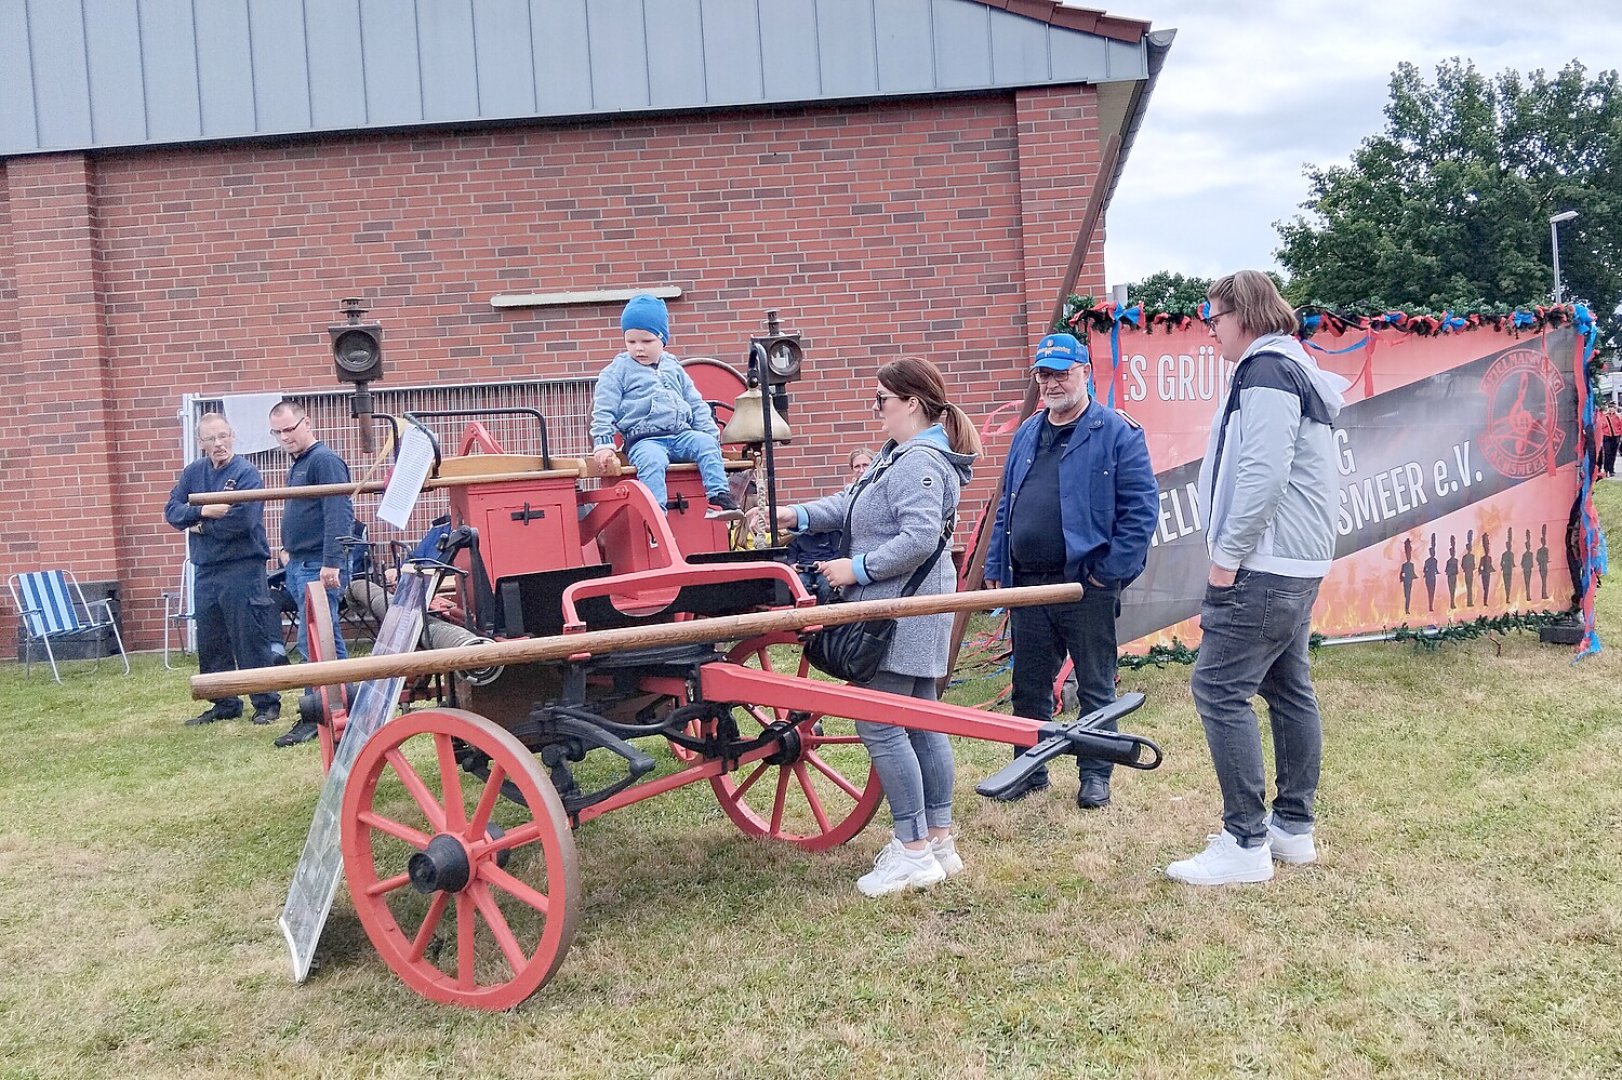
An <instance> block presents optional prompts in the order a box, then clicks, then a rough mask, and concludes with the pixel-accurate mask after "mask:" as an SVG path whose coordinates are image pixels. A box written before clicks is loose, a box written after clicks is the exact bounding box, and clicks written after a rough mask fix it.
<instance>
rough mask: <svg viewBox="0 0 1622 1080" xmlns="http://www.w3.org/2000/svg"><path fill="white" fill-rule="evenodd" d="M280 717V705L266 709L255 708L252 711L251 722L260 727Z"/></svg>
mask: <svg viewBox="0 0 1622 1080" xmlns="http://www.w3.org/2000/svg"><path fill="white" fill-rule="evenodd" d="M281 718H282V707H281V706H280V705H274V706H272V707H271V708H268V709H255V710H254V713H253V722H254V723H255V724H257V725H259V726H260V727H264V726H265V725H266V724H274V723H275V722H276V721H278V720H280V719H281Z"/></svg>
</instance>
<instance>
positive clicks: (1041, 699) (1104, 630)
mask: <svg viewBox="0 0 1622 1080" xmlns="http://www.w3.org/2000/svg"><path fill="white" fill-rule="evenodd" d="M1064 580H1065V578H1064V575H1063V574H1021V573H1018V572H1017V571H1016V572H1015V574H1014V581H1013V584H1015V585H1053V584H1056V583H1059V582H1062V581H1064ZM1120 613H1121V591H1120V590H1119V589H1101V588H1095V587H1094V586H1092V585H1088V586H1087V589H1086V592H1084V593H1083V594H1082V597H1081V599H1080V600H1079V601H1077V602H1076V603H1074V604H1048V605H1043V606H1040V607H1019V608H1010V609H1009V610H1008V632H1009V634H1010V636H1011V637H1012V638H1013V644H1014V680H1013V683H1014V694H1013V698H1014V700H1013V705H1014V715H1015V716H1024V717H1028V718H1029V719H1032V720H1041V721H1043V722H1044V723H1045V722H1047V721H1049V720H1051V719H1053V680H1054V679H1055V678H1057V677H1058V674H1059V668H1060V667H1061V666H1063V664H1064V658H1065V656H1066V655H1068V656H1069V657H1070V659H1071V661H1072V662H1073V663H1074V664H1075V671H1076V696H1077V698H1078V699H1079V700H1080V703H1081V709H1080V711H1079V712H1078V713H1077V717H1078V718H1080V717H1082V716H1085V715H1087V714H1088V713H1090V712H1092V711H1093V710H1094V709H1102V708H1103V707H1104V706H1106V705H1108V704H1109V703H1110V702H1112V701H1114V700H1115V664H1116V654H1117V651H1118V650H1117V648H1116V643H1115V619H1116V617H1117V616H1118V615H1120ZM1116 728H1117V725H1116V724H1115V722H1114V721H1111V722H1110V723H1108V724H1106V725H1104V726H1103V728H1102V730H1107V731H1114V730H1116ZM1114 768H1115V766H1114V765H1113V764H1111V763H1110V762H1107V761H1094V760H1092V759H1089V758H1083V759H1081V765H1080V772H1081V775H1082V776H1084V777H1085V776H1102V777H1103V778H1104V779H1106V780H1107V779H1109V777H1110V774H1111V772H1112V771H1113V770H1114ZM1037 775H1041V774H1040V773H1038V774H1037Z"/></svg>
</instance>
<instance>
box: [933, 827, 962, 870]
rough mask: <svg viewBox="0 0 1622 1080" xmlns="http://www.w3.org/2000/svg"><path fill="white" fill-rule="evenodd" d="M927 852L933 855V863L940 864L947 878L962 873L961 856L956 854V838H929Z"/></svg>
mask: <svg viewBox="0 0 1622 1080" xmlns="http://www.w3.org/2000/svg"><path fill="white" fill-rule="evenodd" d="M929 850H930V851H932V852H934V853H935V861H936V862H938V863H940V864H941V869H942V870H945V871H946V876H947V877H952V876H953V875H955V874H961V873H962V872H963V856H961V855H959V854H958V853H957V837H955V836H942V837H930V840H929Z"/></svg>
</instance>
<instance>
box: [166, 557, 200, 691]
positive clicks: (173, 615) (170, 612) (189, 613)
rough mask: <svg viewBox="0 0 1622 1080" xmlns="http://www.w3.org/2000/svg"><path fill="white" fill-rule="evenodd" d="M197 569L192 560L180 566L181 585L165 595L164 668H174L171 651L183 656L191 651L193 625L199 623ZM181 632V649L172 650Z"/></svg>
mask: <svg viewBox="0 0 1622 1080" xmlns="http://www.w3.org/2000/svg"><path fill="white" fill-rule="evenodd" d="M196 590H197V568H196V567H195V566H193V565H192V561H191V560H190V559H187V560H185V561H184V562H183V563H182V564H181V566H180V585H179V586H178V587H177V588H175V589H174V590H173V591H170V592H165V593H164V594H163V666H164V667H166V668H173V667H174V665H173V664H171V663H170V662H169V653H170V652H171V651H174V652H179V653H181V654H182V655H184V654H186V653H188V652H190V651H191V636H192V625H193V624H194V623H196V621H197V602H196ZM177 629H178V630H179V631H180V648H179V649H172V648H171V643H172V642H173V640H174V636H175V631H176V630H177Z"/></svg>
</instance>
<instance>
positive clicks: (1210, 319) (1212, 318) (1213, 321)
mask: <svg viewBox="0 0 1622 1080" xmlns="http://www.w3.org/2000/svg"><path fill="white" fill-rule="evenodd" d="M1232 314H1233V311H1232V310H1228V311H1218V312H1216V313H1214V314H1211V315H1207V316H1205V317H1204V318H1203V319H1201V320H1200V322H1202V323H1204V324H1205V328H1206V329H1207V330H1215V329H1216V326H1217V320H1218V319H1226V318H1227V317H1228V316H1229V315H1232Z"/></svg>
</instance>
